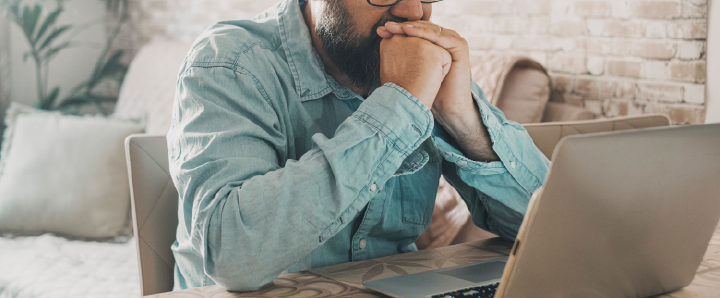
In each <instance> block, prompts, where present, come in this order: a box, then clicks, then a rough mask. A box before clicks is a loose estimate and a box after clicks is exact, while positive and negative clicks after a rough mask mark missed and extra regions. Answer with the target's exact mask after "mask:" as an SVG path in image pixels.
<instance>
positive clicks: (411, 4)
mask: <svg viewBox="0 0 720 298" xmlns="http://www.w3.org/2000/svg"><path fill="white" fill-rule="evenodd" d="M390 13H391V14H392V15H394V16H396V17H400V18H405V19H407V20H409V21H417V20H420V19H422V17H423V8H422V3H420V0H403V1H400V3H398V4H395V5H394V6H393V7H392V8H391V9H390Z"/></svg>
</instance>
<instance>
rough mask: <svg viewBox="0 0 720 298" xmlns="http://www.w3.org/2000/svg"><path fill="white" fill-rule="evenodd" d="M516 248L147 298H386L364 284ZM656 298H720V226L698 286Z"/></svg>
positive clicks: (446, 252)
mask: <svg viewBox="0 0 720 298" xmlns="http://www.w3.org/2000/svg"><path fill="white" fill-rule="evenodd" d="M512 244H513V243H512V242H509V241H504V240H502V239H500V238H492V239H487V240H481V241H477V242H471V243H465V244H458V245H453V246H446V247H441V248H437V249H430V250H423V251H417V252H411V253H406V254H400V255H394V256H388V257H384V258H377V259H372V260H367V261H361V262H352V263H345V264H338V265H334V266H328V267H323V268H316V269H312V270H309V271H301V272H296V273H290V274H283V275H281V276H280V277H278V278H277V279H276V280H275V281H274V282H273V283H272V284H270V285H267V286H265V287H263V288H262V289H260V290H258V291H255V292H248V293H232V292H228V291H226V290H225V289H223V288H221V287H219V286H210V287H202V288H195V289H189V290H183V291H176V292H169V293H163V294H159V295H153V296H146V297H152V298H235V297H384V296H378V295H379V294H375V293H372V292H370V291H366V290H364V289H363V287H362V285H361V284H362V283H363V282H366V281H371V280H376V279H381V278H387V277H392V276H397V275H402V274H410V273H418V272H424V271H429V270H435V269H439V268H448V267H452V266H457V265H463V264H468V263H472V262H477V261H482V260H488V259H492V258H496V257H501V256H505V255H508V254H509V253H510V249H511V248H512ZM656 298H720V226H718V227H717V228H716V229H715V234H714V235H713V237H712V239H711V240H710V243H709V245H708V249H707V251H706V253H705V256H704V257H703V261H702V263H701V264H700V266H699V267H698V271H697V275H696V276H695V279H694V280H693V282H692V283H691V284H690V285H689V286H687V287H685V288H683V289H680V290H678V291H675V292H672V293H667V294H665V295H660V296H656Z"/></svg>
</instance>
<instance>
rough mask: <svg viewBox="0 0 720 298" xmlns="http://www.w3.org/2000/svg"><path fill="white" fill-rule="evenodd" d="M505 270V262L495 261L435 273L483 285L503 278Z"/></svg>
mask: <svg viewBox="0 0 720 298" xmlns="http://www.w3.org/2000/svg"><path fill="white" fill-rule="evenodd" d="M504 269H505V262H502V261H493V262H487V263H480V264H474V265H470V266H461V267H459V268H449V269H448V270H440V271H435V273H438V274H444V275H449V276H452V277H457V278H459V279H464V280H467V281H469V282H474V283H481V282H484V281H489V280H493V279H499V278H501V277H502V274H503V270H504Z"/></svg>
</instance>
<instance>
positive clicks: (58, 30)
mask: <svg viewBox="0 0 720 298" xmlns="http://www.w3.org/2000/svg"><path fill="white" fill-rule="evenodd" d="M70 28H72V26H71V25H65V26H62V27H59V28H55V30H53V31H52V32H51V33H50V35H48V37H47V38H45V41H43V43H42V45H40V47H39V48H38V51H42V50H44V49H45V48H46V47H47V46H49V45H50V44H51V43H52V42H53V40H55V39H56V38H58V37H59V36H60V35H61V34H63V32H65V31H67V30H70Z"/></svg>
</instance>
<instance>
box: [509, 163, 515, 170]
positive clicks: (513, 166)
mask: <svg viewBox="0 0 720 298" xmlns="http://www.w3.org/2000/svg"><path fill="white" fill-rule="evenodd" d="M510 167H512V168H513V169H514V168H515V162H514V161H511V162H510Z"/></svg>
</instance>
